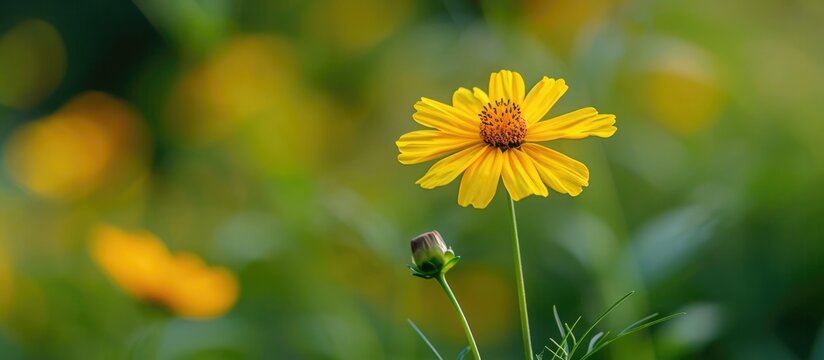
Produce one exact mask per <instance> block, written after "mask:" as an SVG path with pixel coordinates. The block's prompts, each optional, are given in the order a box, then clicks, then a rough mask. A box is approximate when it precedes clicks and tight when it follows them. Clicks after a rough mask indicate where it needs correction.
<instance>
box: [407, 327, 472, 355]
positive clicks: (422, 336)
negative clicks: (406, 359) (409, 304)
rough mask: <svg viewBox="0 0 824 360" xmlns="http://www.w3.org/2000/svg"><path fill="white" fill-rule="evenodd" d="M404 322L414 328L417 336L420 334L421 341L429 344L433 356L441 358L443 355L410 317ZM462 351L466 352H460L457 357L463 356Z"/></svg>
mask: <svg viewBox="0 0 824 360" xmlns="http://www.w3.org/2000/svg"><path fill="white" fill-rule="evenodd" d="M406 322H408V323H409V326H411V327H412V330H415V333H416V334H418V336H420V338H421V340H423V342H425V343H426V346H429V349H430V350H432V352H433V353H434V354H435V357H436V358H438V360H443V356H441V354H440V353H439V352H438V349H436V348H435V345H432V343H431V342H430V341H429V339H427V338H426V335H424V334H423V332H422V331H421V329H418V327H417V326H416V325H415V323H414V322H412V319H406ZM464 352H466V350H464V351H463V352H461V355H458V358H459V359H461V358H463V353H464Z"/></svg>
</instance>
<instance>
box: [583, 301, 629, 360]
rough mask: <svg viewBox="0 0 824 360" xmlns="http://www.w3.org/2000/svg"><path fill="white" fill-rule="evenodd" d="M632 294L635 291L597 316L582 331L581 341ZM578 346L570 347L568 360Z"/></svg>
mask: <svg viewBox="0 0 824 360" xmlns="http://www.w3.org/2000/svg"><path fill="white" fill-rule="evenodd" d="M632 294H635V291H630V292H629V293H627V294H626V295H624V296H623V297H621V298H620V299H618V301H616V302H615V303H614V304H612V306H610V307H609V308H608V309H607V310H606V311H604V312H603V313H602V314H601V315H600V316H598V318H597V319H595V322H594V323H593V324H592V325H590V327H589V328H587V330H586V331H584V334H583V335H581V339H586V337H587V335H589V333H590V332H592V330H593V329H595V327H596V326H598V324H600V323H601V321H603V320H604V318H606V317H607V315H609V314H610V313H611V312H612V311H613V310H615V308H616V307H618V305H621V303H623V302H624V300H626V299H627V298H628V297H630V296H632ZM578 345H580V343H576V344H575V345H574V346H573V347H572V350H570V351H569V358H570V359H571V358H572V355H575V350H577V349H578Z"/></svg>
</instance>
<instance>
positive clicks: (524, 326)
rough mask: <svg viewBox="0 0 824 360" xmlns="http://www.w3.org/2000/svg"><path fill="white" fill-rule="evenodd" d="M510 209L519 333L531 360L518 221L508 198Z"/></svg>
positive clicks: (530, 338) (527, 357)
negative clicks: (519, 316) (519, 312)
mask: <svg viewBox="0 0 824 360" xmlns="http://www.w3.org/2000/svg"><path fill="white" fill-rule="evenodd" d="M509 208H510V209H511V210H512V247H513V250H514V253H515V282H516V283H517V286H518V307H519V308H520V311H521V333H522V335H523V339H524V358H525V359H526V360H532V359H533V356H534V355H533V354H532V336H531V335H530V333H529V315H527V310H526V290H525V289H524V266H523V265H522V263H521V244H520V242H519V241H518V221H517V220H516V219H515V201H514V200H512V198H511V197H510V198H509Z"/></svg>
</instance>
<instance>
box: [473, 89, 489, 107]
mask: <svg viewBox="0 0 824 360" xmlns="http://www.w3.org/2000/svg"><path fill="white" fill-rule="evenodd" d="M472 94H473V95H475V97H476V98H478V100H480V101H481V103H483V104H484V105H486V104H488V103H489V95H487V94H486V92H484V91H483V90H481V89H479V88H476V87H474V88H472ZM479 112H480V111H479Z"/></svg>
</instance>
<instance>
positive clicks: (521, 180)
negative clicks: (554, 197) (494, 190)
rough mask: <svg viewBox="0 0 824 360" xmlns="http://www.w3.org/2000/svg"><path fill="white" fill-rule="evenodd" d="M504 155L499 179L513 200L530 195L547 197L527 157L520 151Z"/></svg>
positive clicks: (544, 188)
mask: <svg viewBox="0 0 824 360" xmlns="http://www.w3.org/2000/svg"><path fill="white" fill-rule="evenodd" d="M504 155H505V156H506V158H505V159H504V166H503V171H502V172H501V177H502V178H503V179H504V186H506V189H507V191H509V196H511V197H512V199H513V200H515V201H518V200H521V199H523V198H525V197H527V196H529V195H532V194H536V195H541V196H544V197H545V196H548V195H549V192H548V191H547V189H546V186H544V183H543V182H542V181H541V175H540V174H539V173H538V170H537V169H536V168H535V164H534V163H533V161H532V159H531V158H530V157H529V155H527V154H526V153H524V152H523V150H521V149H509V150H507V151H506V152H504Z"/></svg>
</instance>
